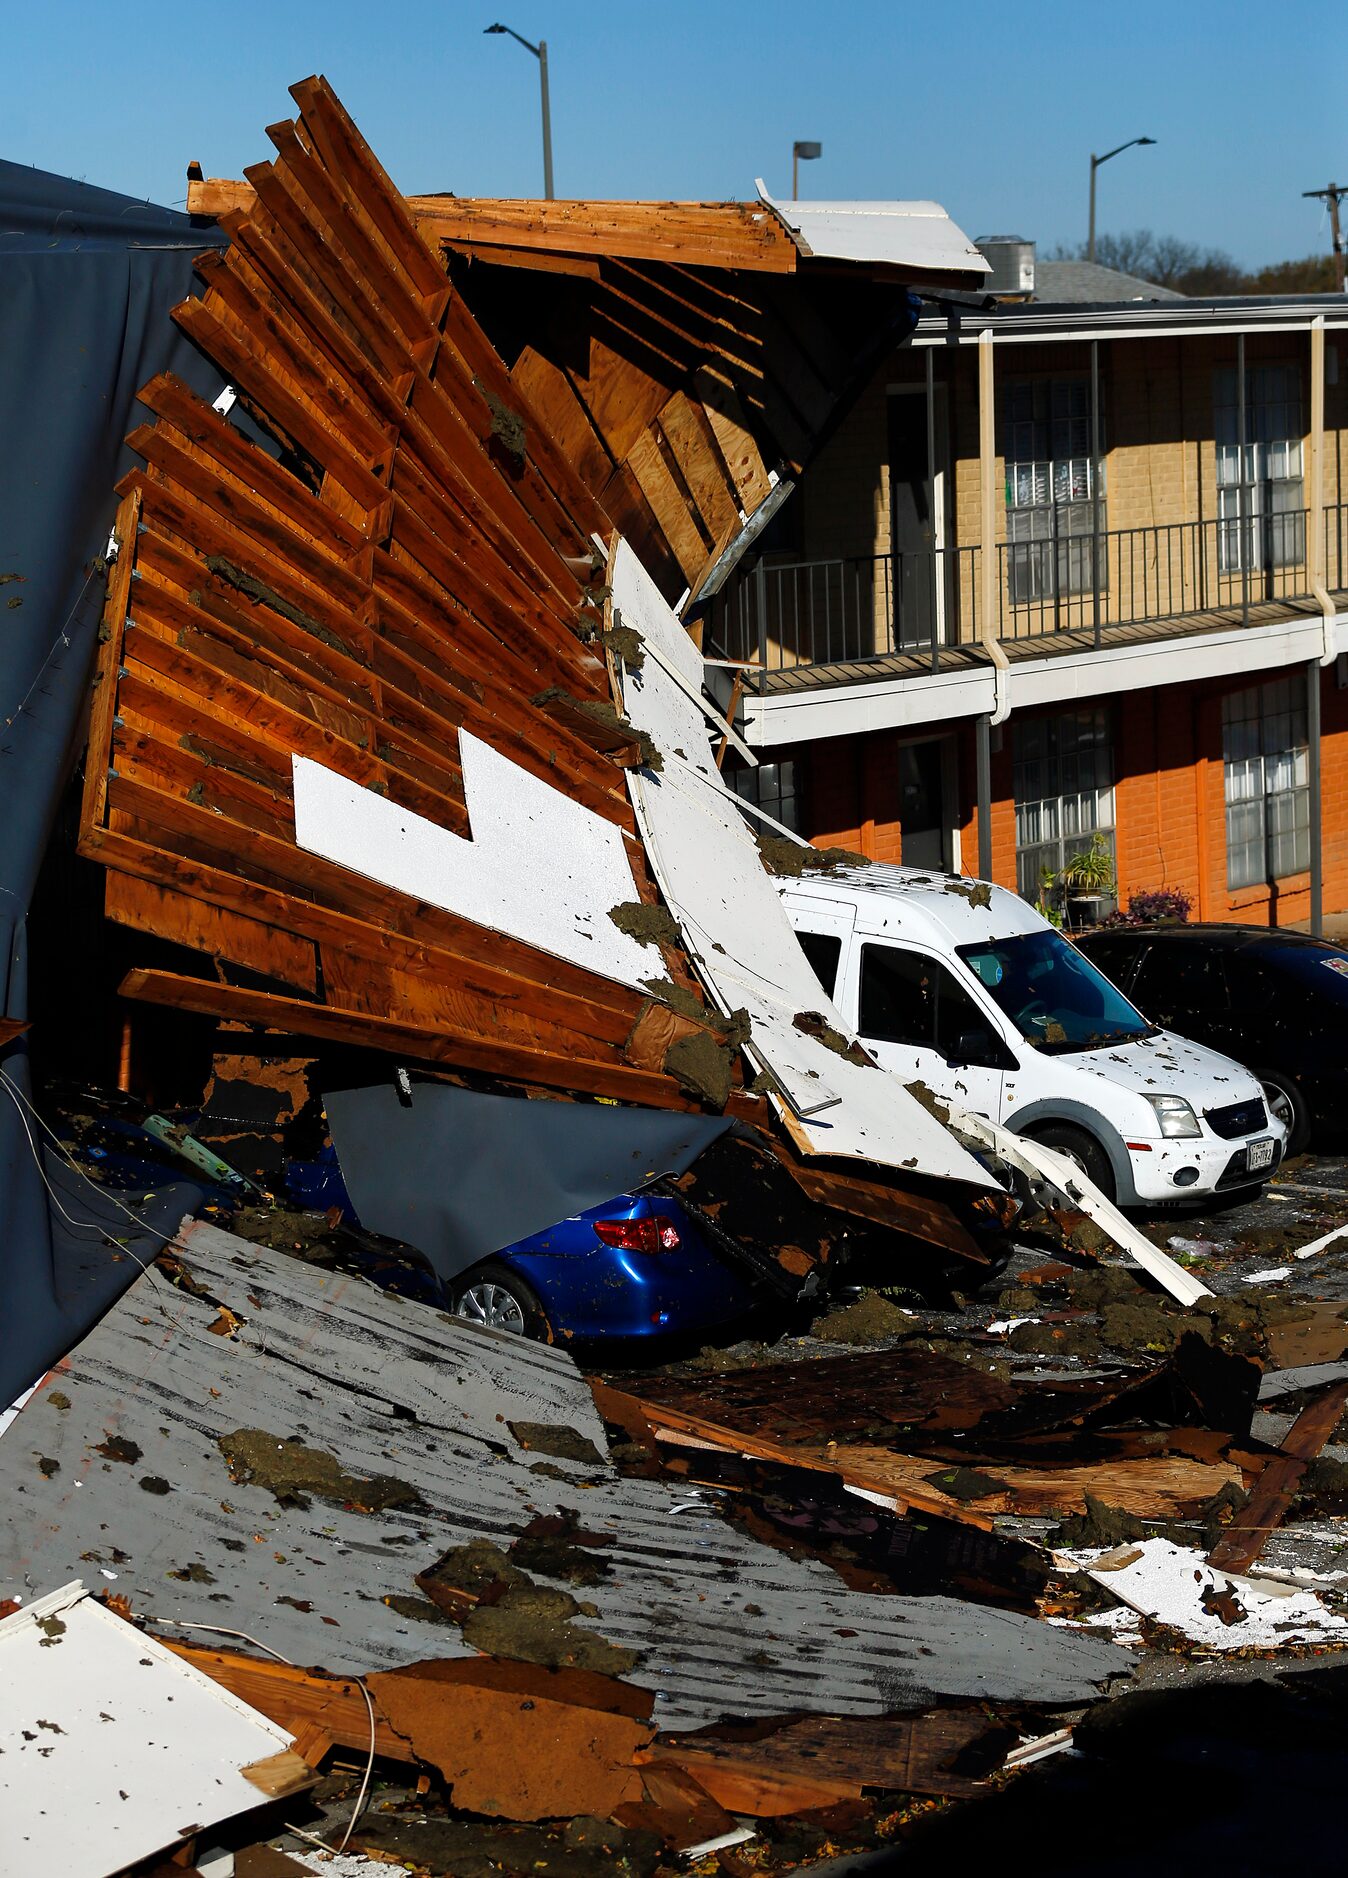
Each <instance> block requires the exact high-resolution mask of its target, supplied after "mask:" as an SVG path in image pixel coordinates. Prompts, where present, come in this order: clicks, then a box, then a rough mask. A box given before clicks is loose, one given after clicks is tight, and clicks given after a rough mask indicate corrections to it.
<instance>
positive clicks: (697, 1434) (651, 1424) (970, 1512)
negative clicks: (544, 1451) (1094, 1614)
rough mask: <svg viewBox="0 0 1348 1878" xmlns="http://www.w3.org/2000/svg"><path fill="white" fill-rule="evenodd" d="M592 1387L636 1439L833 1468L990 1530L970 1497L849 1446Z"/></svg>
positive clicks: (897, 1505) (902, 1501)
mask: <svg viewBox="0 0 1348 1878" xmlns="http://www.w3.org/2000/svg"><path fill="white" fill-rule="evenodd" d="M590 1388H591V1390H592V1392H593V1394H594V1399H595V1406H596V1408H597V1409H598V1410H599V1413H600V1414H601V1415H602V1416H603V1417H604V1419H605V1421H610V1422H613V1423H615V1424H616V1425H617V1426H618V1427H620V1428H623V1429H625V1430H626V1431H627V1433H628V1434H630V1435H632V1436H633V1438H634V1439H636V1440H638V1441H642V1442H648V1443H649V1442H652V1441H654V1442H659V1441H661V1440H664V1439H673V1440H674V1441H675V1442H680V1441H681V1439H682V1438H683V1437H691V1442H690V1443H689V1445H690V1446H691V1447H693V1448H695V1447H696V1446H698V1445H699V1444H703V1445H705V1446H707V1447H710V1448H717V1449H722V1450H724V1451H726V1452H729V1453H734V1454H747V1455H752V1456H753V1457H754V1458H756V1459H758V1460H766V1461H777V1462H780V1463H782V1464H784V1465H786V1466H790V1467H799V1468H803V1469H805V1470H807V1471H814V1472H818V1473H822V1474H833V1475H835V1476H837V1477H838V1478H840V1479H841V1480H843V1481H845V1482H846V1484H847V1485H848V1486H852V1487H859V1488H861V1489H863V1490H864V1491H865V1492H867V1493H869V1494H874V1495H876V1496H877V1497H878V1498H879V1499H881V1500H882V1501H883V1502H884V1503H885V1504H886V1505H888V1506H889V1507H890V1508H891V1510H893V1511H897V1512H906V1511H909V1510H915V1511H918V1512H926V1513H940V1514H942V1515H944V1516H945V1517H948V1518H950V1519H953V1520H955V1521H956V1522H957V1523H958V1524H960V1525H964V1526H975V1527H977V1528H978V1529H979V1530H980V1531H982V1532H991V1530H992V1517H991V1515H990V1514H988V1513H985V1512H983V1511H982V1510H981V1509H979V1508H977V1507H974V1506H971V1505H969V1504H967V1503H964V1502H956V1501H952V1500H951V1499H950V1498H949V1496H948V1495H946V1494H943V1493H941V1492H939V1491H938V1490H937V1489H935V1488H932V1487H930V1486H928V1485H927V1484H926V1483H925V1482H924V1481H922V1480H920V1479H918V1480H911V1481H904V1482H903V1483H902V1484H899V1483H896V1482H891V1481H886V1480H884V1479H882V1478H880V1477H879V1476H878V1475H876V1474H873V1473H872V1472H871V1471H870V1469H869V1468H868V1467H867V1466H866V1465H865V1463H864V1462H863V1463H859V1464H856V1465H853V1464H852V1463H851V1461H850V1460H849V1458H848V1454H847V1450H846V1449H845V1448H840V1449H839V1450H838V1452H837V1455H836V1457H831V1458H829V1459H827V1460H821V1459H819V1458H818V1457H817V1456H815V1455H812V1454H810V1453H809V1451H808V1450H807V1449H804V1448H795V1447H788V1446H786V1445H784V1444H783V1443H781V1442H779V1441H772V1440H769V1439H766V1438H765V1437H763V1436H761V1435H756V1434H750V1433H746V1432H744V1431H743V1430H740V1429H736V1428H728V1427H723V1426H721V1425H719V1424H718V1423H716V1422H713V1421H709V1420H707V1419H706V1418H705V1417H704V1416H701V1415H693V1414H690V1413H688V1412H687V1411H686V1410H682V1409H677V1408H671V1407H667V1406H665V1405H662V1404H661V1403H659V1402H648V1401H646V1400H645V1399H644V1398H642V1397H641V1396H638V1395H635V1394H631V1393H629V1392H628V1391H626V1390H621V1389H615V1388H613V1387H612V1385H611V1384H609V1383H605V1382H600V1381H598V1380H597V1379H594V1378H592V1379H591V1382H590ZM929 1471H930V1470H929Z"/></svg>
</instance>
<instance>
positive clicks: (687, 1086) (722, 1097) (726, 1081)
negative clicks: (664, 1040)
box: [664, 1030, 735, 1110]
mask: <svg viewBox="0 0 1348 1878" xmlns="http://www.w3.org/2000/svg"><path fill="white" fill-rule="evenodd" d="M734 1067H735V1055H734V1052H733V1051H732V1050H731V1049H730V1048H729V1047H728V1046H727V1045H726V1044H724V1043H720V1042H718V1040H717V1039H716V1038H715V1037H714V1036H713V1035H712V1033H711V1032H710V1031H709V1030H699V1031H698V1032H697V1033H696V1035H694V1036H688V1037H677V1038H676V1039H675V1040H674V1042H673V1043H671V1044H670V1046H669V1048H668V1049H667V1050H666V1051H665V1056H664V1068H665V1070H666V1072H667V1074H669V1075H670V1076H672V1077H673V1078H674V1080H675V1081H676V1082H677V1083H678V1085H679V1087H680V1089H682V1090H683V1091H684V1092H685V1094H687V1095H691V1096H696V1098H697V1099H698V1101H699V1102H705V1103H706V1104H707V1106H708V1107H709V1108H713V1109H717V1110H720V1109H723V1108H724V1107H725V1105H726V1103H727V1102H728V1101H729V1100H730V1090H731V1079H732V1075H733V1072H734Z"/></svg>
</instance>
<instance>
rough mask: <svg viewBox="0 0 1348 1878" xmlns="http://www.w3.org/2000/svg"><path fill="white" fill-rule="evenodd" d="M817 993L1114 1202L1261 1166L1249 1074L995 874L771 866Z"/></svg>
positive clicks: (942, 1090) (865, 1038) (917, 1076)
mask: <svg viewBox="0 0 1348 1878" xmlns="http://www.w3.org/2000/svg"><path fill="white" fill-rule="evenodd" d="M781 890H782V897H783V900H784V902H785V905H786V910H787V914H788V916H789V918H790V920H791V924H792V925H793V926H794V927H795V929H796V932H797V934H798V935H799V938H800V942H801V944H802V946H803V947H804V949H805V952H806V954H807V956H808V958H809V960H810V963H811V965H812V966H813V967H814V969H815V972H816V974H817V975H818V977H819V981H820V983H821V984H822V986H823V988H824V990H825V992H827V994H828V995H829V996H830V997H831V998H832V1000H833V1002H834V1003H835V1004H836V1005H837V1007H838V1009H839V1010H840V1011H841V1012H842V1013H843V1015H844V1016H845V1017H846V1018H847V1020H848V1022H849V1023H850V1024H852V1025H853V1026H854V1027H855V1028H856V1030H857V1032H858V1034H859V1035H860V1037H861V1040H862V1042H863V1043H864V1044H865V1046H866V1048H867V1049H868V1050H869V1051H870V1053H871V1055H872V1056H874V1057H875V1059H876V1061H877V1062H878V1063H880V1064H882V1065H883V1067H884V1068H886V1069H890V1070H893V1071H894V1073H895V1074H896V1075H898V1076H900V1077H902V1079H903V1081H904V1082H906V1083H914V1082H919V1083H924V1084H925V1085H926V1086H927V1088H928V1089H930V1090H931V1092H932V1093H933V1094H934V1095H937V1096H940V1097H943V1098H944V1099H946V1100H948V1101H951V1102H955V1103H958V1104H960V1105H961V1106H962V1107H965V1108H968V1109H971V1110H973V1111H975V1112H976V1113H978V1114H980V1115H986V1116H989V1117H991V1119H992V1120H993V1121H997V1122H1000V1123H1002V1124H1003V1126H1005V1127H1007V1128H1010V1129H1012V1130H1014V1131H1015V1133H1017V1134H1022V1135H1030V1136H1033V1137H1034V1138H1035V1139H1036V1140H1039V1141H1042V1142H1045V1143H1046V1144H1047V1145H1048V1146H1050V1147H1055V1148H1058V1149H1060V1150H1062V1151H1063V1152H1065V1153H1066V1154H1068V1155H1069V1156H1070V1157H1071V1158H1072V1159H1073V1160H1075V1161H1076V1162H1077V1163H1078V1165H1080V1166H1081V1167H1082V1168H1083V1169H1084V1170H1085V1172H1086V1173H1087V1174H1088V1175H1089V1176H1090V1178H1091V1179H1092V1180H1093V1181H1094V1182H1095V1184H1096V1186H1098V1187H1099V1188H1101V1189H1102V1190H1103V1192H1104V1193H1105V1194H1106V1195H1108V1196H1109V1197H1111V1198H1113V1199H1116V1200H1117V1201H1118V1203H1119V1204H1120V1205H1121V1206H1136V1205H1146V1204H1155V1203H1156V1202H1157V1201H1163V1200H1172V1201H1173V1200H1184V1199H1193V1198H1196V1197H1198V1196H1200V1195H1203V1194H1209V1193H1219V1192H1220V1193H1225V1192H1227V1191H1229V1190H1231V1189H1236V1188H1241V1187H1250V1186H1254V1185H1257V1184H1258V1183H1259V1182H1261V1181H1264V1180H1267V1179H1268V1177H1269V1175H1270V1174H1271V1173H1272V1172H1273V1170H1274V1168H1275V1167H1276V1166H1277V1165H1278V1162H1279V1161H1280V1160H1281V1158H1282V1151H1283V1143H1284V1140H1285V1138H1286V1136H1285V1131H1284V1129H1283V1128H1282V1125H1281V1124H1280V1123H1279V1122H1277V1121H1276V1120H1274V1119H1273V1118H1272V1117H1271V1116H1270V1115H1269V1113H1268V1110H1267V1109H1266V1107H1265V1103H1264V1092H1263V1089H1262V1088H1261V1086H1260V1084H1259V1082H1258V1081H1257V1080H1256V1078H1255V1077H1254V1076H1252V1075H1251V1074H1250V1072H1249V1071H1248V1070H1246V1069H1242V1068H1241V1066H1240V1065H1239V1064H1238V1063H1233V1062H1232V1061H1231V1059H1230V1058H1229V1057H1225V1056H1219V1055H1218V1053H1217V1052H1216V1051H1215V1050H1209V1049H1205V1048H1204V1047H1203V1046H1202V1045H1201V1044H1197V1043H1190V1042H1188V1041H1187V1040H1186V1039H1184V1038H1182V1037H1176V1036H1174V1035H1172V1034H1171V1033H1170V1032H1169V1031H1164V1030H1158V1029H1157V1028H1156V1027H1155V1025H1153V1024H1149V1023H1148V1022H1147V1020H1146V1018H1145V1017H1142V1016H1141V1015H1139V1013H1138V1012H1137V1011H1136V1010H1134V1008H1133V1006H1132V1005H1131V1004H1130V1003H1129V1002H1128V1000H1127V999H1126V998H1125V997H1124V995H1123V993H1122V992H1121V991H1119V990H1118V989H1116V987H1115V986H1114V985H1112V984H1111V983H1110V982H1109V980H1108V979H1107V978H1105V977H1103V976H1102V974H1101V973H1100V972H1098V971H1097V970H1096V968H1095V967H1094V966H1093V965H1092V964H1090V962H1089V961H1088V960H1087V959H1086V958H1084V957H1083V956H1082V954H1081V953H1080V952H1078V951H1077V949H1076V947H1075V946H1073V945H1072V944H1070V943H1069V941H1068V940H1066V939H1064V938H1063V936H1062V935H1061V933H1059V932H1057V931H1055V930H1054V928H1053V927H1052V926H1050V925H1049V923H1048V921H1047V920H1045V919H1044V918H1043V917H1042V916H1041V915H1040V914H1038V913H1037V912H1035V910H1034V908H1033V907H1031V906H1029V905H1027V904H1026V902H1025V901H1024V900H1022V899H1020V898H1019V896H1018V895H1016V894H1014V893H1010V892H1008V890H1007V889H1006V888H1005V887H995V886H993V885H992V884H991V883H990V882H982V881H973V880H964V879H962V878H960V877H959V876H957V875H943V874H932V873H927V872H924V871H923V870H921V869H920V868H910V867H891V866H886V865H883V864H879V863H876V864H873V865H871V866H868V867H864V868H863V867H857V868H850V869H840V870H839V871H837V872H835V873H830V874H821V875H816V876H810V875H806V876H804V877H802V878H801V879H791V880H784V881H783V882H782V883H781Z"/></svg>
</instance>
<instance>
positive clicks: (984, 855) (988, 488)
mask: <svg viewBox="0 0 1348 1878" xmlns="http://www.w3.org/2000/svg"><path fill="white" fill-rule="evenodd" d="M978 490H979V498H980V501H979V508H980V531H979V532H980V535H981V537H982V543H983V548H982V562H981V564H980V567H979V575H980V581H979V596H978V615H979V617H978V637H979V640H980V642H981V644H982V646H983V649H984V651H985V652H986V653H987V655H988V657H989V659H990V660H991V661H992V682H993V708H992V712H991V714H990V715H985V716H980V717H979V719H978V723H977V769H978V872H979V877H980V878H981V879H983V880H991V878H992V726H993V725H994V724H1003V723H1005V722H1006V719H1007V718H1008V717H1009V716H1010V714H1011V668H1010V665H1009V663H1008V660H1007V656H1006V653H1005V652H1004V651H1003V650H1002V644H1001V641H1000V639H999V638H998V636H997V627H998V625H999V623H1000V618H1001V585H1002V583H1001V568H1000V565H999V560H998V554H997V386H996V380H995V378H994V376H993V362H992V333H991V331H990V330H988V329H985V330H984V331H983V332H981V333H980V334H979V335H978Z"/></svg>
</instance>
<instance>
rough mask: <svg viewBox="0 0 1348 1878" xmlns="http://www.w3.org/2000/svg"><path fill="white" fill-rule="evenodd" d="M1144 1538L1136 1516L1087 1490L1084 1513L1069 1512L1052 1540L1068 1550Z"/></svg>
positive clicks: (1120, 1543) (1092, 1547)
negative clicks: (1097, 1497)
mask: <svg viewBox="0 0 1348 1878" xmlns="http://www.w3.org/2000/svg"><path fill="white" fill-rule="evenodd" d="M1146 1537H1147V1528H1146V1527H1145V1526H1144V1525H1143V1524H1142V1521H1141V1520H1140V1519H1138V1518H1136V1517H1135V1516H1134V1515H1133V1514H1132V1513H1125V1512H1124V1510H1123V1508H1122V1507H1121V1506H1109V1505H1107V1504H1106V1502H1105V1501H1104V1500H1097V1499H1096V1497H1095V1495H1094V1494H1093V1493H1091V1492H1089V1491H1088V1492H1087V1494H1086V1510H1085V1512H1084V1513H1072V1514H1070V1515H1069V1516H1068V1518H1066V1519H1065V1520H1063V1522H1062V1524H1061V1525H1060V1526H1059V1527H1058V1530H1057V1532H1056V1533H1055V1534H1054V1538H1053V1543H1054V1544H1055V1545H1058V1546H1063V1547H1067V1548H1070V1549H1071V1550H1072V1551H1087V1550H1094V1549H1095V1547H1097V1546H1104V1547H1109V1546H1116V1545H1126V1544H1127V1543H1128V1542H1129V1541H1131V1540H1133V1539H1145V1538H1146Z"/></svg>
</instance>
